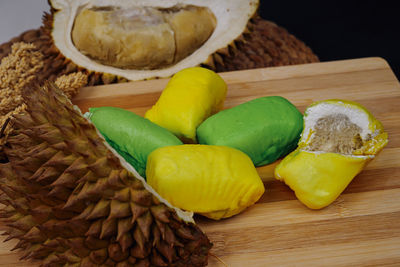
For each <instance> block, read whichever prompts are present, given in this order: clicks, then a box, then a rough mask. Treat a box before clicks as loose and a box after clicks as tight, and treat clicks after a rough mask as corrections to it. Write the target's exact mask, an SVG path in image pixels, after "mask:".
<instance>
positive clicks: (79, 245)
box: [0, 83, 211, 266]
mask: <svg viewBox="0 0 400 267" xmlns="http://www.w3.org/2000/svg"><path fill="white" fill-rule="evenodd" d="M31 91H32V92H26V95H24V100H25V101H26V102H27V105H28V108H27V114H24V115H16V116H15V117H14V119H13V123H14V124H15V128H16V130H15V131H14V132H13V134H12V135H11V136H10V138H9V141H8V145H7V147H6V148H5V153H6V155H7V157H8V160H9V162H8V163H4V164H1V165H0V203H2V204H4V205H5V206H4V208H2V209H1V211H0V217H1V221H2V224H3V225H5V226H6V227H7V229H6V232H5V233H6V234H7V235H8V239H13V238H16V239H19V240H20V241H19V243H18V244H17V245H16V247H15V249H21V250H23V254H22V257H21V258H22V259H37V260H40V261H41V263H42V264H41V265H42V266H63V265H64V266H205V265H206V264H207V255H208V251H209V249H210V248H211V243H210V241H209V240H208V238H207V237H206V235H205V234H204V233H203V232H202V231H201V230H200V229H199V228H198V227H197V226H196V225H195V224H193V223H188V222H185V221H183V220H182V219H181V218H180V217H178V215H177V214H176V212H175V210H173V209H172V208H169V207H167V206H166V205H165V204H163V203H162V202H160V200H159V199H158V198H157V197H155V196H154V195H153V194H152V193H150V192H149V191H147V190H146V189H145V187H144V185H143V183H142V181H141V180H139V179H137V178H136V177H134V175H133V174H132V173H130V172H128V171H127V170H126V169H125V168H124V167H122V165H121V163H120V161H119V159H118V158H117V157H116V156H115V155H114V154H113V153H112V152H111V151H110V150H109V149H108V148H107V147H106V145H104V140H103V139H102V138H101V137H100V136H99V135H98V134H97V132H96V130H95V128H94V126H93V125H92V124H90V123H89V122H88V121H87V120H86V119H85V118H83V117H82V116H81V114H80V113H79V112H78V111H77V110H75V109H74V108H73V106H72V104H71V103H70V102H69V100H67V98H66V97H65V96H64V95H62V94H61V93H60V91H58V89H57V88H56V87H55V86H54V85H53V84H50V83H48V84H46V85H45V86H44V87H43V88H40V89H39V88H37V90H31Z"/></svg>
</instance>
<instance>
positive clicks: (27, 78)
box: [0, 42, 87, 162]
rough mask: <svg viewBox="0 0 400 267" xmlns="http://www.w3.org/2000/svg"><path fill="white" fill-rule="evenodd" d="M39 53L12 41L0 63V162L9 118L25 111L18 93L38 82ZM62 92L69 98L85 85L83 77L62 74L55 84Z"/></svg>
mask: <svg viewBox="0 0 400 267" xmlns="http://www.w3.org/2000/svg"><path fill="white" fill-rule="evenodd" d="M44 65H45V64H44V61H43V54H42V53H41V52H40V51H38V50H37V48H36V47H35V45H33V44H28V43H24V42H16V43H14V44H13V45H12V47H11V52H10V53H9V54H8V55H7V56H6V57H4V58H3V59H2V60H1V64H0V77H1V78H0V162H6V161H7V160H6V157H5V155H4V152H3V147H4V145H5V144H6V142H7V136H8V135H9V134H10V133H11V131H12V130H13V127H12V123H10V117H11V116H13V115H14V114H20V113H23V112H24V111H25V108H26V105H25V104H24V103H23V99H22V96H21V94H22V90H23V89H24V88H28V90H29V88H33V87H32V84H34V83H37V82H38V79H37V78H38V76H39V75H40V73H41V72H42V69H43V66H44ZM55 83H56V85H57V86H58V87H59V88H60V89H61V90H63V92H64V93H65V94H66V95H67V96H68V97H69V98H72V97H73V96H74V95H76V94H77V93H78V91H79V89H80V88H81V87H83V86H84V85H86V84H87V76H86V74H83V73H81V72H73V73H70V74H68V75H62V76H60V77H58V78H57V79H56V81H55Z"/></svg>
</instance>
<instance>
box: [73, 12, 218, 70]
mask: <svg viewBox="0 0 400 267" xmlns="http://www.w3.org/2000/svg"><path fill="white" fill-rule="evenodd" d="M215 22H216V20H215V17H214V15H213V14H212V13H211V12H210V10H209V9H208V8H205V7H196V6H176V7H173V8H169V9H157V8H153V7H137V6H136V7H130V8H127V9H122V8H119V7H104V8H96V7H94V8H90V9H83V10H81V11H80V12H79V14H78V15H77V17H76V19H75V23H74V27H73V29H72V40H73V42H74V44H75V46H76V47H77V48H78V50H79V51H81V52H82V53H83V54H85V55H87V56H88V57H90V58H92V59H94V60H96V61H98V62H100V63H103V64H105V65H109V66H114V67H117V68H126V69H147V68H148V69H154V68H162V67H165V66H168V65H171V64H173V63H176V62H177V61H179V60H181V59H183V58H185V57H186V56H187V55H189V54H191V53H192V52H194V51H195V50H196V49H198V48H199V47H200V46H201V45H202V44H203V43H204V42H205V41H206V40H207V39H208V38H209V37H210V35H211V33H212V32H213V30H214V28H215Z"/></svg>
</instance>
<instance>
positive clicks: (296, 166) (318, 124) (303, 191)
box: [275, 100, 388, 209]
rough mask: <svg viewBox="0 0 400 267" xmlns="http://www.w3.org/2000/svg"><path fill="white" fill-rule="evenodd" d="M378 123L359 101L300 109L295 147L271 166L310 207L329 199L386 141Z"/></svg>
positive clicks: (327, 101) (322, 203) (345, 185)
mask: <svg viewBox="0 0 400 267" xmlns="http://www.w3.org/2000/svg"><path fill="white" fill-rule="evenodd" d="M387 142H388V139H387V133H386V132H385V131H384V130H383V126H382V124H381V123H380V122H379V121H378V120H377V119H375V118H374V116H373V115H372V114H371V113H370V112H369V111H368V110H367V109H365V108H364V107H363V106H361V105H360V104H358V103H355V102H351V101H346V100H325V101H319V102H316V103H314V104H312V105H310V106H309V107H308V108H307V109H306V111H305V113H304V131H303V133H302V134H301V139H300V141H299V146H298V148H297V149H296V150H295V151H293V152H292V153H291V154H289V155H288V156H287V157H285V158H284V159H283V160H282V161H281V162H280V163H279V165H278V166H277V167H276V169H275V177H276V178H277V179H278V180H281V181H283V182H285V183H286V184H287V185H288V186H289V187H290V188H291V189H292V190H293V191H294V192H295V194H296V196H297V198H298V199H299V200H300V201H301V202H302V203H303V204H305V205H306V206H307V207H309V208H312V209H320V208H323V207H326V206H328V205H329V204H331V203H332V202H333V201H334V200H335V199H336V198H337V197H338V196H339V195H340V194H341V193H342V192H343V190H344V189H345V188H346V187H347V185H348V184H349V183H350V182H351V181H352V180H353V178H354V177H355V176H356V175H357V174H358V173H360V172H361V171H362V170H363V168H364V167H365V165H366V164H367V163H368V162H369V161H370V160H372V159H373V158H374V157H375V155H376V154H377V153H378V152H379V151H380V150H382V148H383V147H384V146H385V145H386V144H387Z"/></svg>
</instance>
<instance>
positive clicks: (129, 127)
mask: <svg viewBox="0 0 400 267" xmlns="http://www.w3.org/2000/svg"><path fill="white" fill-rule="evenodd" d="M85 116H86V117H88V118H89V119H90V120H91V121H92V122H93V124H94V125H95V126H96V128H97V129H98V130H99V131H100V133H101V134H102V135H103V136H104V138H105V139H106V140H107V142H108V143H109V144H110V145H111V146H112V147H113V148H114V149H115V150H116V151H117V152H118V154H120V155H121V156H122V157H123V158H125V160H126V161H128V162H129V163H130V164H131V165H132V166H133V167H134V168H135V169H136V171H137V172H138V173H139V174H140V175H141V176H143V177H144V176H145V172H146V162H147V157H148V155H149V154H150V153H151V152H152V151H153V150H154V149H156V148H159V147H163V146H174V145H181V144H182V142H181V141H180V140H179V139H178V138H177V137H176V136H175V135H173V134H172V133H170V132H169V131H167V130H166V129H164V128H162V127H160V126H158V125H156V124H154V123H152V122H151V121H149V120H147V119H145V118H143V117H141V116H139V115H136V114H135V113H133V112H130V111H128V110H124V109H121V108H115V107H100V108H90V109H89V113H86V114H85Z"/></svg>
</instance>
